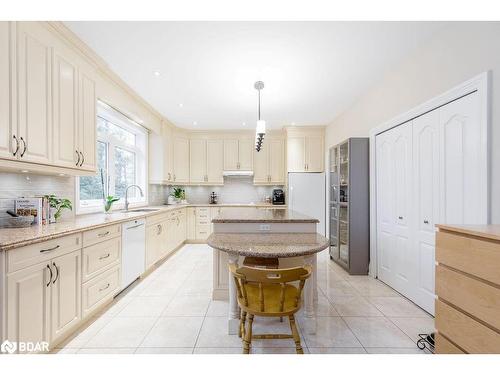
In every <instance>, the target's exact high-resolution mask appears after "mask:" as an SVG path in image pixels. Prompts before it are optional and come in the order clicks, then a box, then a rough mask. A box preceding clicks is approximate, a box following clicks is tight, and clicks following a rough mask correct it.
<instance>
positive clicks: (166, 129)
mask: <svg viewBox="0 0 500 375" xmlns="http://www.w3.org/2000/svg"><path fill="white" fill-rule="evenodd" d="M162 135H163V152H164V153H163V179H164V181H165V182H166V183H169V184H170V183H172V181H173V178H174V140H173V131H172V128H171V127H170V126H168V125H163V128H162Z"/></svg>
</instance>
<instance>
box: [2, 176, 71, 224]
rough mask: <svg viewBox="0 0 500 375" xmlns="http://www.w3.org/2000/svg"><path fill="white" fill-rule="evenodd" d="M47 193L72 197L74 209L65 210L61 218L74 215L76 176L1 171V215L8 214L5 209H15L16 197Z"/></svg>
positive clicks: (68, 217) (69, 217)
mask: <svg viewBox="0 0 500 375" xmlns="http://www.w3.org/2000/svg"><path fill="white" fill-rule="evenodd" d="M45 194H55V195H56V196H58V197H62V198H68V199H70V200H71V202H72V203H73V211H69V210H64V211H63V215H62V217H61V220H65V219H71V218H73V217H74V205H75V177H56V176H41V175H35V174H24V173H22V174H20V173H0V217H4V216H6V215H7V214H6V213H5V211H7V210H10V209H14V199H16V198H20V197H34V196H40V195H45Z"/></svg>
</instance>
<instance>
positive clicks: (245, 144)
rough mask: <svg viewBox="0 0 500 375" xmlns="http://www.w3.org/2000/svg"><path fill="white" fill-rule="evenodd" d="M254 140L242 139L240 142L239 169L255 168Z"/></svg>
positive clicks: (248, 169) (249, 169)
mask: <svg viewBox="0 0 500 375" xmlns="http://www.w3.org/2000/svg"><path fill="white" fill-rule="evenodd" d="M253 154H254V140H253V139H250V138H248V139H240V140H239V144H238V162H239V164H238V169H241V170H242V171H251V170H253Z"/></svg>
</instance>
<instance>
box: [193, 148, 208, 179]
mask: <svg viewBox="0 0 500 375" xmlns="http://www.w3.org/2000/svg"><path fill="white" fill-rule="evenodd" d="M189 155H190V157H189V181H190V182H191V183H205V182H206V181H207V141H206V140H204V139H191V140H190V141H189Z"/></svg>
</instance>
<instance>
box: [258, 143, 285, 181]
mask: <svg viewBox="0 0 500 375" xmlns="http://www.w3.org/2000/svg"><path fill="white" fill-rule="evenodd" d="M284 183H285V141H284V140H283V139H272V138H269V139H266V140H264V144H263V146H262V148H261V150H260V151H259V152H256V153H255V157H254V184H256V185H280V184H284Z"/></svg>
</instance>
